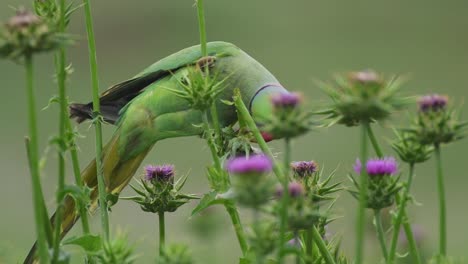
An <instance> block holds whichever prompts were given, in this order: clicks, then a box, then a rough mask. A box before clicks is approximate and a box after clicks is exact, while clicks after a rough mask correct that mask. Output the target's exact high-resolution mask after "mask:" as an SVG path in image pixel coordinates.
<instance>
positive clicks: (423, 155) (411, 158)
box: [392, 131, 434, 164]
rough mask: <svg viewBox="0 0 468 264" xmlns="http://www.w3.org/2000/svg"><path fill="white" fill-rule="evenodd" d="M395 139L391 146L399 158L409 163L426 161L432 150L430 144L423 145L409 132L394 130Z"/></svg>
mask: <svg viewBox="0 0 468 264" xmlns="http://www.w3.org/2000/svg"><path fill="white" fill-rule="evenodd" d="M395 135H396V139H395V140H394V141H393V143H392V148H393V150H395V152H396V153H397V154H398V156H399V157H400V159H401V160H402V161H404V162H406V163H409V164H416V163H422V162H425V161H427V160H428V159H429V158H430V157H431V154H432V152H433V150H434V148H433V147H432V146H428V145H423V144H421V143H419V141H418V140H417V139H416V138H414V136H412V135H411V134H410V133H408V132H403V131H396V132H395Z"/></svg>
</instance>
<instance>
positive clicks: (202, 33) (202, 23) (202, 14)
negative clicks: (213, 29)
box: [196, 0, 208, 57]
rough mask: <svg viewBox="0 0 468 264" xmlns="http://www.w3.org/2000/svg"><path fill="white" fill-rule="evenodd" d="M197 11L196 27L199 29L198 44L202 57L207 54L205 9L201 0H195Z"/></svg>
mask: <svg viewBox="0 0 468 264" xmlns="http://www.w3.org/2000/svg"><path fill="white" fill-rule="evenodd" d="M196 2H197V11H198V27H199V31H200V46H201V53H202V57H205V56H207V55H208V52H207V49H206V26H205V10H204V8H203V0H196Z"/></svg>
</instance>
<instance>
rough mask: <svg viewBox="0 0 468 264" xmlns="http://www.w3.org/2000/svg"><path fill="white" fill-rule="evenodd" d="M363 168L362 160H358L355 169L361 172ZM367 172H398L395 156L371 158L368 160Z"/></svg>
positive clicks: (391, 173) (382, 174) (383, 173)
mask: <svg viewBox="0 0 468 264" xmlns="http://www.w3.org/2000/svg"><path fill="white" fill-rule="evenodd" d="M361 170H362V165H361V161H359V160H356V164H355V165H354V171H355V172H356V173H357V174H360V173H361ZM366 172H367V174H368V175H369V176H384V175H394V174H396V173H397V172H398V164H397V162H396V160H395V158H393V157H386V158H383V159H369V160H368V161H367V162H366Z"/></svg>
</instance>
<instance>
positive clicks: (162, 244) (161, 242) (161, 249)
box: [158, 212, 166, 257]
mask: <svg viewBox="0 0 468 264" xmlns="http://www.w3.org/2000/svg"><path fill="white" fill-rule="evenodd" d="M158 217H159V256H160V257H161V256H162V255H163V254H164V247H165V245H166V225H165V221H164V220H165V219H164V212H159V213H158Z"/></svg>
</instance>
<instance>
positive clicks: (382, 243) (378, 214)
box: [374, 210, 388, 259]
mask: <svg viewBox="0 0 468 264" xmlns="http://www.w3.org/2000/svg"><path fill="white" fill-rule="evenodd" d="M374 217H375V218H374V220H375V228H376V231H377V238H378V239H379V243H380V248H381V249H382V255H383V257H384V259H388V251H387V245H386V243H385V232H384V230H383V227H382V214H381V211H380V210H374Z"/></svg>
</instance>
